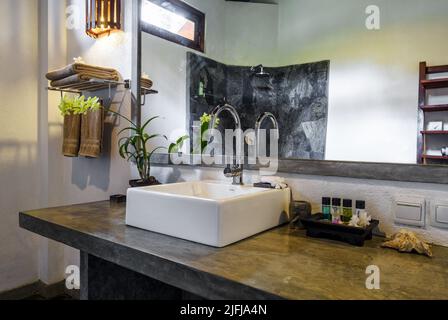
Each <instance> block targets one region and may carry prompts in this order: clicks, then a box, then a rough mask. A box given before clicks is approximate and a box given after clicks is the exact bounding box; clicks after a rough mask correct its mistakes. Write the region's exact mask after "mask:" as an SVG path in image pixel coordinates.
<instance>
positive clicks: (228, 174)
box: [224, 164, 233, 178]
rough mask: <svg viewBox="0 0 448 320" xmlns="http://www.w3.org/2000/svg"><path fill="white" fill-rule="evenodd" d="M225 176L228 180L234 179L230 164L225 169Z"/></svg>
mask: <svg viewBox="0 0 448 320" xmlns="http://www.w3.org/2000/svg"><path fill="white" fill-rule="evenodd" d="M224 176H225V177H226V178H232V177H233V170H232V168H231V167H230V164H228V165H227V166H226V168H225V169H224Z"/></svg>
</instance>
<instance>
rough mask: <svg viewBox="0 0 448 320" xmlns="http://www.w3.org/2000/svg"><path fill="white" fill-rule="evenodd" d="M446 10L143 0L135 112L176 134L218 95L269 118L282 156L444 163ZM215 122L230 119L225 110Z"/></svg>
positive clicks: (155, 128) (349, 1)
mask: <svg viewBox="0 0 448 320" xmlns="http://www.w3.org/2000/svg"><path fill="white" fill-rule="evenodd" d="M260 2H263V3H260ZM447 11H448V2H447V1H446V0H427V1H425V5H422V4H421V1H418V0H393V1H391V0H381V1H377V2H376V5H375V6H372V5H371V3H370V2H369V1H364V0H362V1H359V0H356V1H354V0H342V1H337V2H335V1H328V0H277V1H226V0H207V1H204V0H184V1H179V0H142V19H141V20H142V27H141V29H142V44H141V48H142V50H141V65H142V73H143V74H142V77H143V78H144V79H146V82H145V80H143V83H142V85H143V87H145V83H146V88H144V89H151V90H143V93H145V98H144V99H143V100H144V102H145V105H144V106H143V107H142V118H143V119H149V118H151V117H153V116H160V118H159V119H157V121H154V122H153V123H152V124H151V129H150V130H151V133H159V134H162V135H166V136H167V137H168V138H169V140H170V142H175V141H176V140H178V138H180V137H183V136H185V135H190V136H191V135H192V132H193V130H194V128H195V122H197V121H200V118H201V117H202V116H203V114H204V113H207V114H210V112H211V111H212V110H213V109H214V108H215V107H216V106H217V105H220V104H223V103H224V102H226V103H228V104H230V105H232V106H234V107H235V109H236V110H237V111H238V113H239V115H240V118H241V124H242V127H243V129H248V128H254V127H255V122H256V120H257V118H258V116H259V115H261V114H262V113H264V112H270V113H272V114H273V115H274V116H275V117H276V119H277V121H278V124H279V135H280V137H279V155H280V158H281V159H313V160H335V161H356V162H381V163H403V164H427V165H432V164H435V165H440V164H442V165H445V164H448V157H447V156H446V155H447V152H448V150H447V147H448V89H446V88H445V87H448V55H447V52H448V42H447V41H446V36H447V30H448V20H447V19H446V16H445V13H446V12H447ZM422 62H426V65H425V64H423V63H422ZM441 66H442V67H441ZM443 66H447V67H443ZM148 78H149V79H150V80H151V81H149V82H148ZM149 87H150V88H149ZM196 126H197V124H196ZM219 126H220V127H222V128H232V129H233V127H234V124H233V122H232V118H231V115H230V114H224V113H223V114H222V115H221V116H220V124H219ZM270 126H271V121H266V122H265V123H264V124H263V127H264V128H266V129H270V128H271V127H270ZM196 129H197V128H196ZM160 143H163V141H159V143H156V142H155V146H156V145H159V144H160ZM165 144H166V143H165ZM193 149H194V146H193V143H191V142H190V143H185V145H184V146H183V148H181V150H182V151H183V152H184V153H189V152H191V151H192V150H193ZM160 152H165V153H166V151H160Z"/></svg>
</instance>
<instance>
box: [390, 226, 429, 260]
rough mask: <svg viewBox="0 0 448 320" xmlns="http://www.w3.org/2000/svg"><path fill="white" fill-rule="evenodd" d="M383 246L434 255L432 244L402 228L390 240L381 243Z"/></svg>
mask: <svg viewBox="0 0 448 320" xmlns="http://www.w3.org/2000/svg"><path fill="white" fill-rule="evenodd" d="M381 246H382V247H383V248H391V249H396V250H398V251H400V252H413V251H415V252H417V253H419V254H423V255H426V256H428V257H432V250H431V246H430V245H429V244H427V243H426V242H424V241H422V240H420V239H419V238H418V237H417V236H416V235H415V233H413V232H411V231H409V230H401V231H400V232H398V233H397V234H395V235H393V236H392V239H391V240H390V241H387V242H384V243H383V244H382V245H381Z"/></svg>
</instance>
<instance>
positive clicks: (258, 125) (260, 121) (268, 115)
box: [255, 112, 279, 156]
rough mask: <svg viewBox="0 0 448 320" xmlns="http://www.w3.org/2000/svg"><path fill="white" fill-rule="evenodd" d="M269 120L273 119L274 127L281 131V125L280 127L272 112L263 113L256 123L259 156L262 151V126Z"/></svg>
mask: <svg viewBox="0 0 448 320" xmlns="http://www.w3.org/2000/svg"><path fill="white" fill-rule="evenodd" d="M267 119H271V122H272V125H273V126H274V130H277V131H278V130H279V125H278V121H277V118H276V117H275V116H274V115H273V114H272V113H270V112H265V113H262V114H261V115H260V116H259V117H258V119H257V121H256V122H255V143H256V149H257V156H259V151H260V130H261V125H262V124H263V122H264V121H265V120H267Z"/></svg>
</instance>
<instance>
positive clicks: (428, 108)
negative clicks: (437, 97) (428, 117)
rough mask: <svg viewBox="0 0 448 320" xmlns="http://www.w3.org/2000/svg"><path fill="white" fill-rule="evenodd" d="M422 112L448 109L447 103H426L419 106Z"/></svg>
mask: <svg viewBox="0 0 448 320" xmlns="http://www.w3.org/2000/svg"><path fill="white" fill-rule="evenodd" d="M420 109H422V110H423V111H424V112H440V111H448V104H439V105H426V106H423V107H421V108H420Z"/></svg>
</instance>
